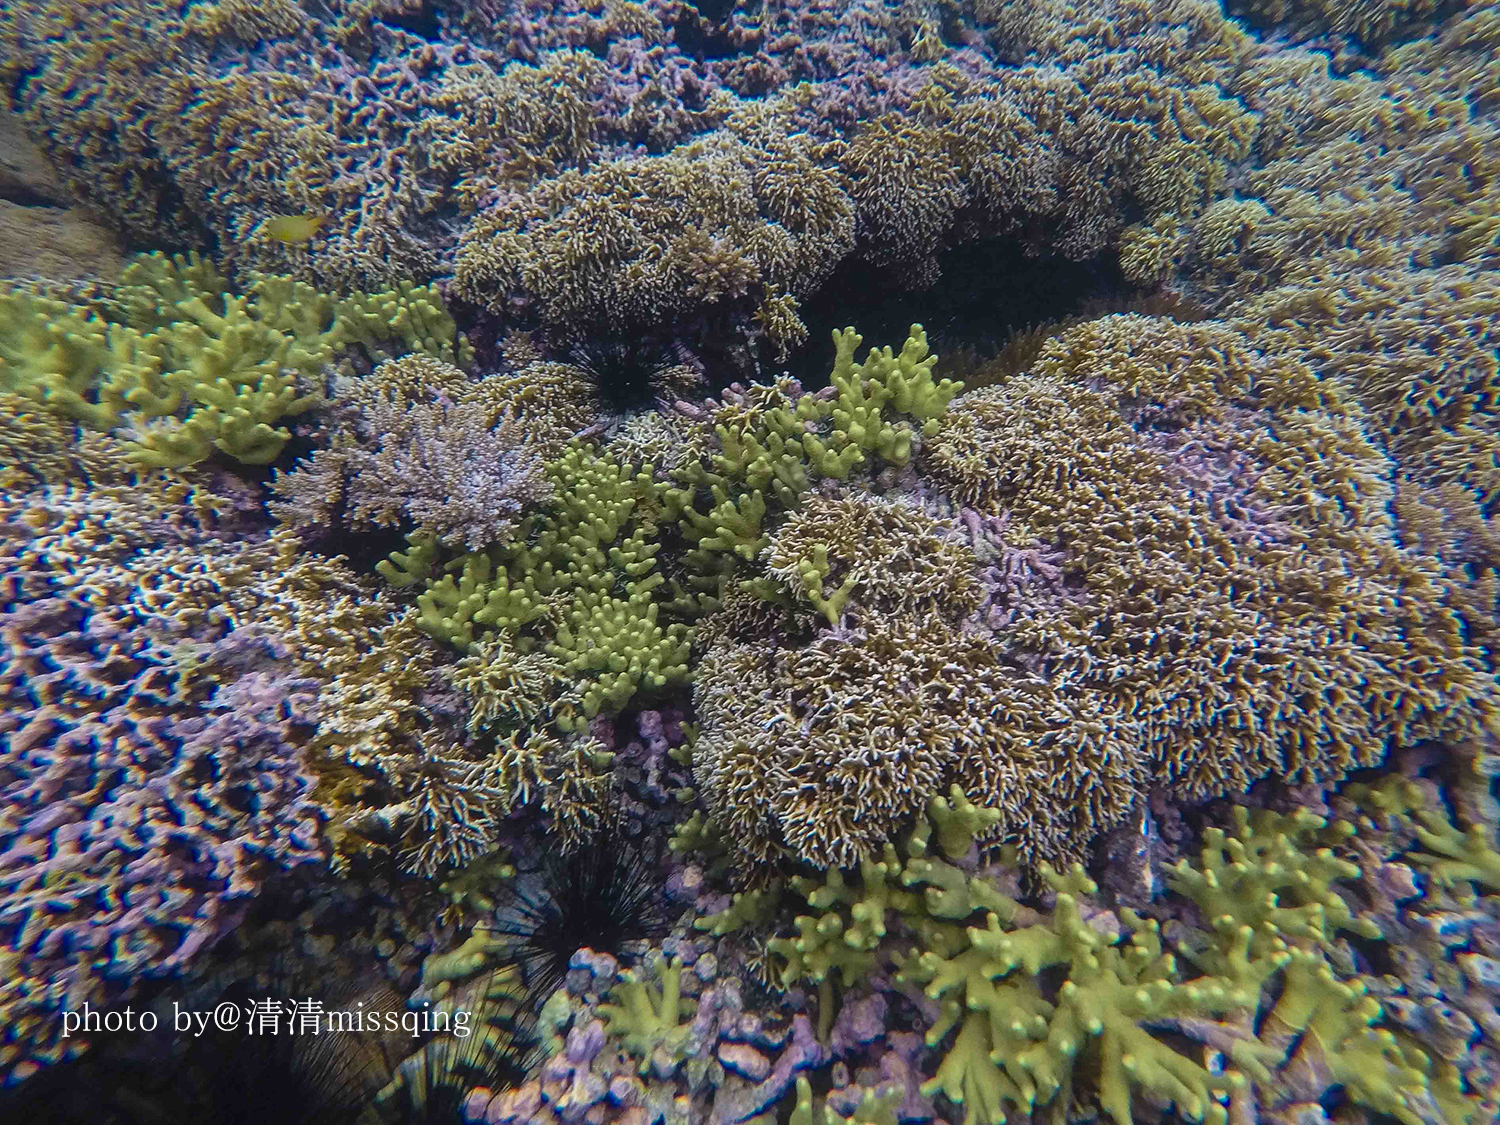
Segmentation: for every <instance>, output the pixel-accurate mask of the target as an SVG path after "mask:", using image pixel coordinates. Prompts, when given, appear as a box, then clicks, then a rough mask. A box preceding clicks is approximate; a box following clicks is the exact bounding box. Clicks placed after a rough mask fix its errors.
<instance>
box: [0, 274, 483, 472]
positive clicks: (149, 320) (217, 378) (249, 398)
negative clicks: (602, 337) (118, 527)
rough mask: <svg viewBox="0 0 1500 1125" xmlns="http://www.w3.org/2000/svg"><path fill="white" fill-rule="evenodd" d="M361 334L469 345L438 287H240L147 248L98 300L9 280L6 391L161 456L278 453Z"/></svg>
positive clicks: (365, 342) (422, 345) (1, 317)
mask: <svg viewBox="0 0 1500 1125" xmlns="http://www.w3.org/2000/svg"><path fill="white" fill-rule="evenodd" d="M355 345H360V346H362V347H363V348H365V349H367V350H369V351H372V352H374V353H375V354H377V355H378V354H382V353H383V350H384V349H389V350H392V351H405V350H408V349H411V348H417V349H421V350H424V351H427V352H428V353H430V354H432V355H437V356H446V357H447V358H449V359H456V358H460V357H461V356H463V355H466V354H467V353H466V348H467V342H466V341H465V340H463V339H462V338H461V337H459V336H458V334H457V329H456V328H455V326H454V324H453V320H452V318H451V317H449V316H448V315H447V312H446V310H445V309H444V307H443V304H442V301H441V299H440V298H439V297H438V296H437V294H436V293H435V292H434V291H433V290H432V289H431V288H419V287H415V286H412V285H411V284H410V283H407V284H406V285H403V286H401V287H399V288H397V289H394V290H391V291H389V292H386V293H378V294H356V295H353V296H350V297H346V298H342V299H337V300H335V299H334V298H331V297H329V296H326V295H324V294H321V293H318V292H316V291H314V290H313V289H311V288H310V287H309V286H307V285H305V284H302V283H300V282H295V281H292V280H290V279H289V278H285V277H266V278H260V279H258V280H257V281H256V282H255V283H254V285H253V287H252V289H251V291H250V293H249V294H248V295H245V296H240V295H236V294H234V293H232V292H229V291H228V289H227V283H226V282H225V281H224V279H223V278H222V277H221V276H220V275H219V273H218V271H217V269H216V268H215V267H214V265H213V263H212V262H210V261H208V260H206V259H204V258H201V257H199V256H198V255H196V254H193V255H188V256H185V257H184V256H178V257H171V258H169V257H167V256H165V255H163V254H159V253H158V254H151V255H146V256H143V257H139V258H137V259H136V260H135V261H134V262H132V263H131V264H130V265H128V266H127V267H126V268H125V270H124V272H123V273H122V275H121V278H120V282H119V284H118V285H117V286H115V287H114V288H113V289H112V290H111V291H110V293H109V295H108V297H107V298H106V299H104V300H100V301H96V302H92V303H68V302H65V301H62V300H58V299H55V298H52V297H48V296H44V295H43V294H42V293H40V292H37V291H34V290H31V289H26V288H19V287H18V288H12V289H11V290H9V291H8V292H6V293H4V294H0V359H3V360H4V366H3V367H0V391H3V392H4V393H6V394H10V395H18V396H20V397H22V398H23V399H29V400H31V401H33V402H34V403H35V404H36V405H37V406H39V407H40V408H41V409H43V410H46V411H49V412H52V413H55V414H60V415H62V416H64V417H66V418H70V419H73V420H75V421H78V422H81V423H83V424H85V425H87V426H90V427H92V428H94V429H98V430H113V429H116V428H122V429H125V430H127V431H128V432H129V434H130V437H131V445H132V450H133V452H132V456H133V457H134V459H135V460H136V461H138V462H139V463H141V464H142V465H148V466H153V467H156V468H185V467H187V466H189V465H193V464H196V463H197V462H199V461H202V460H204V459H206V458H208V457H209V456H211V455H213V454H214V453H215V452H216V451H218V452H222V453H225V454H227V455H228V456H230V457H233V458H234V459H235V460H237V461H242V462H245V463H247V464H255V465H262V464H266V463H268V462H271V461H274V460H275V459H276V457H277V456H278V455H279V454H280V453H281V450H282V448H283V446H284V445H285V444H286V442H287V441H288V440H289V439H290V438H291V432H290V431H289V430H287V429H286V428H285V427H284V426H280V425H277V423H279V422H280V421H281V420H282V419H283V418H285V417H287V416H290V415H295V414H300V413H303V412H305V411H307V410H309V409H310V408H311V407H312V406H314V405H315V404H316V403H317V402H318V395H317V394H315V393H309V391H310V389H311V388H313V387H315V386H317V385H318V384H319V383H320V382H321V379H322V376H323V368H324V366H325V365H326V364H327V363H329V362H330V361H331V360H332V359H333V358H334V356H335V355H336V354H337V353H338V352H339V351H341V350H345V349H348V348H351V347H353V346H355Z"/></svg>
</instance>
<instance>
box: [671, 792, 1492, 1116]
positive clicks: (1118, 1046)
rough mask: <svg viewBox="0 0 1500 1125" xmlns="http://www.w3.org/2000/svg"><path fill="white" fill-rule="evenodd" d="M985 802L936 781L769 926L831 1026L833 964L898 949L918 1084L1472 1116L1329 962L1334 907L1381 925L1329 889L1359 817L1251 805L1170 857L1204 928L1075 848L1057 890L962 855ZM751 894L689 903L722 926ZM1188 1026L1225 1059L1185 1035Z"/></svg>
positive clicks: (1233, 1108)
mask: <svg viewBox="0 0 1500 1125" xmlns="http://www.w3.org/2000/svg"><path fill="white" fill-rule="evenodd" d="M997 819H998V816H997V814H996V813H995V812H994V811H993V810H982V809H978V808H976V807H975V806H973V805H971V804H968V803H967V802H966V801H964V799H963V797H962V795H961V794H960V793H958V791H957V790H956V789H955V791H954V797H953V800H952V801H948V800H943V799H934V801H933V802H932V806H931V809H930V814H929V819H926V820H923V821H920V822H919V823H918V825H917V827H916V829H915V830H914V831H913V832H912V833H911V834H910V835H908V836H907V837H905V838H904V839H903V841H902V842H901V844H900V846H899V847H896V846H891V845H887V846H886V848H885V852H884V856H883V858H882V859H880V860H879V861H878V862H877V861H875V860H873V859H868V860H866V861H864V862H863V863H862V864H861V865H860V867H859V869H858V871H857V872H856V874H855V875H854V876H853V877H851V878H849V879H847V880H846V878H845V877H844V876H842V875H841V874H840V873H839V872H838V871H831V872H829V873H828V874H827V876H826V877H825V879H824V880H823V881H819V880H815V879H799V880H796V881H795V887H796V890H797V891H798V892H799V894H800V895H801V896H803V897H804V898H805V899H806V902H807V905H808V907H809V908H810V911H811V913H809V914H804V915H801V916H799V917H798V918H797V919H796V924H795V929H796V936H791V937H776V938H773V939H772V940H771V942H770V943H769V944H770V946H771V948H772V950H773V952H774V953H775V955H776V956H777V958H778V959H779V960H780V961H781V962H782V964H783V966H784V969H783V971H784V973H785V975H786V977H787V979H788V980H789V981H794V980H799V979H808V980H810V981H813V982H816V983H818V985H819V1004H820V1008H822V1009H823V1011H822V1013H821V1015H822V1019H823V1021H824V1026H825V1028H826V1027H827V1026H828V1023H829V1020H830V1015H829V1012H828V1007H829V1006H830V1005H831V1004H833V1003H834V998H835V991H834V988H833V987H832V985H834V984H835V983H842V985H843V986H845V987H846V988H848V987H852V986H854V985H856V984H858V983H861V982H864V981H866V980H868V979H869V978H870V977H871V974H872V973H874V972H876V971H878V970H882V969H884V968H885V967H886V966H893V967H894V968H895V969H896V972H895V976H894V980H895V982H896V984H897V985H898V986H899V987H901V988H902V989H903V990H908V991H909V994H914V995H919V996H921V997H923V998H924V999H925V1000H926V1001H928V1002H929V1003H928V1004H927V1006H926V1010H927V1011H928V1012H929V1013H930V1019H931V1026H930V1027H929V1029H928V1031H927V1035H926V1042H927V1045H928V1046H929V1047H931V1048H936V1049H938V1050H939V1051H940V1052H941V1060H940V1061H939V1062H938V1064H937V1066H936V1069H935V1072H934V1073H933V1076H932V1077H931V1078H930V1079H928V1081H927V1082H926V1083H925V1084H924V1085H923V1092H924V1093H926V1094H929V1095H930V1094H939V1093H940V1094H942V1095H944V1096H945V1097H946V1098H947V1099H948V1100H949V1101H950V1102H951V1103H953V1104H954V1105H955V1106H957V1107H958V1111H959V1112H961V1113H962V1115H963V1120H964V1121H965V1122H969V1123H973V1125H981V1123H982V1125H989V1123H999V1122H1004V1121H1006V1120H1007V1119H1008V1118H1009V1115H1010V1113H1011V1112H1012V1111H1013V1110H1018V1111H1020V1112H1035V1111H1037V1110H1045V1109H1048V1108H1055V1109H1057V1110H1059V1111H1065V1110H1066V1109H1068V1108H1069V1107H1072V1106H1074V1105H1077V1104H1079V1103H1087V1102H1090V1101H1097V1102H1098V1105H1099V1107H1100V1108H1101V1109H1102V1110H1103V1111H1104V1112H1106V1113H1108V1114H1109V1115H1110V1117H1112V1118H1113V1119H1114V1120H1115V1121H1116V1122H1118V1123H1120V1125H1129V1123H1130V1122H1131V1121H1132V1120H1134V1119H1135V1118H1134V1113H1133V1106H1134V1105H1135V1104H1136V1103H1137V1099H1138V1098H1140V1097H1142V1096H1144V1098H1145V1099H1146V1100H1147V1101H1150V1102H1153V1103H1155V1104H1157V1105H1160V1106H1165V1105H1167V1104H1169V1103H1170V1104H1172V1105H1173V1106H1175V1108H1176V1110H1177V1111H1178V1112H1179V1113H1181V1114H1183V1115H1185V1116H1186V1117H1188V1118H1190V1119H1193V1120H1210V1121H1220V1122H1223V1121H1226V1120H1233V1121H1235V1122H1241V1123H1248V1122H1253V1121H1256V1120H1264V1119H1266V1115H1267V1114H1271V1113H1284V1112H1293V1111H1295V1110H1296V1109H1297V1108H1298V1106H1297V1104H1296V1103H1298V1102H1303V1103H1306V1102H1311V1101H1313V1100H1315V1099H1317V1098H1320V1097H1323V1098H1326V1097H1327V1096H1328V1095H1329V1087H1342V1088H1343V1094H1344V1096H1345V1097H1346V1098H1348V1099H1349V1100H1350V1101H1352V1102H1355V1103H1357V1104H1361V1105H1364V1106H1367V1107H1369V1108H1372V1109H1376V1110H1379V1111H1380V1112H1383V1113H1388V1114H1391V1115H1392V1116H1394V1117H1396V1118H1397V1119H1399V1120H1401V1121H1403V1122H1406V1123H1407V1125H1417V1123H1418V1122H1426V1121H1447V1122H1455V1123H1456V1122H1466V1121H1473V1120H1477V1119H1478V1115H1479V1113H1480V1111H1481V1103H1480V1101H1479V1099H1478V1098H1476V1097H1475V1096H1474V1095H1473V1092H1472V1091H1468V1090H1465V1088H1464V1085H1463V1082H1462V1079H1461V1078H1460V1077H1459V1075H1458V1073H1457V1071H1456V1069H1455V1068H1454V1067H1452V1066H1451V1065H1448V1064H1445V1063H1442V1062H1437V1061H1434V1060H1433V1059H1432V1058H1431V1057H1430V1056H1429V1055H1427V1054H1426V1053H1425V1052H1424V1051H1423V1050H1422V1049H1421V1048H1420V1047H1418V1046H1417V1044H1416V1042H1415V1041H1414V1040H1413V1039H1412V1038H1410V1037H1409V1036H1405V1035H1403V1034H1399V1033H1396V1032H1393V1031H1392V1030H1391V1029H1390V1028H1389V1027H1386V1026H1381V1021H1382V1015H1383V1013H1382V1007H1381V1004H1380V1003H1379V1002H1378V1001H1376V1000H1375V999H1374V998H1373V997H1371V996H1370V995H1368V993H1369V990H1370V987H1371V986H1372V984H1373V983H1374V982H1373V981H1371V980H1370V979H1369V978H1363V977H1359V976H1358V975H1355V974H1351V973H1349V972H1346V971H1343V970H1340V969H1337V968H1336V967H1335V966H1336V965H1340V964H1343V957H1344V954H1343V952H1342V951H1341V949H1340V948H1339V947H1338V946H1337V944H1336V941H1335V939H1336V936H1337V933H1338V931H1339V930H1340V929H1351V930H1355V931H1358V932H1360V933H1361V934H1362V935H1363V936H1364V937H1365V938H1366V939H1378V938H1379V937H1380V936H1381V933H1380V930H1379V928H1378V927H1376V926H1375V925H1374V924H1373V923H1372V922H1370V921H1369V920H1368V919H1363V918H1355V917H1354V916H1353V915H1352V914H1351V911H1350V909H1349V906H1348V904H1347V903H1346V902H1345V901H1344V900H1343V898H1341V897H1340V894H1339V884H1341V883H1347V882H1349V881H1351V880H1353V879H1354V878H1355V877H1356V876H1358V875H1359V871H1360V869H1359V868H1358V867H1357V866H1356V865H1354V864H1352V863H1349V862H1347V861H1344V860H1341V859H1336V858H1334V857H1333V855H1332V854H1331V852H1330V851H1329V850H1328V845H1330V844H1335V845H1336V844H1337V843H1338V841H1340V840H1345V839H1347V838H1348V837H1349V836H1350V835H1351V834H1352V833H1353V831H1354V829H1353V827H1352V826H1350V825H1348V824H1347V823H1343V824H1340V825H1332V826H1331V825H1329V824H1328V822H1327V821H1325V820H1323V819H1322V818H1319V817H1315V816H1313V815H1311V814H1302V815H1297V816H1290V817H1278V816H1276V815H1274V814H1262V815H1260V816H1259V817H1257V818H1256V819H1255V820H1254V821H1253V822H1252V821H1251V819H1250V818H1248V817H1244V816H1241V817H1240V818H1239V820H1238V822H1237V825H1236V827H1235V829H1234V830H1233V832H1232V833H1230V834H1225V833H1223V832H1217V831H1215V832H1214V833H1212V834H1211V835H1210V837H1209V838H1208V839H1207V840H1206V841H1205V846H1204V849H1203V853H1202V857H1201V861H1200V862H1198V863H1192V864H1189V863H1186V862H1184V863H1183V864H1181V865H1179V866H1178V868H1177V871H1176V874H1175V876H1174V885H1175V887H1176V889H1177V890H1178V891H1179V892H1181V893H1182V894H1183V895H1184V896H1186V897H1187V898H1189V899H1191V900H1192V901H1193V902H1194V904H1195V905H1196V906H1197V908H1198V909H1199V911H1200V912H1201V915H1202V917H1203V919H1204V920H1205V921H1206V922H1207V923H1208V925H1209V928H1208V929H1206V930H1194V929H1191V928H1188V927H1183V926H1181V925H1176V926H1174V927H1171V929H1172V930H1173V933H1172V935H1171V937H1170V938H1169V937H1168V936H1167V935H1164V933H1163V931H1162V929H1161V928H1160V927H1159V926H1158V924H1157V923H1156V922H1155V921H1154V920H1148V919H1143V918H1141V917H1140V916H1138V915H1137V914H1135V913H1134V912H1132V911H1129V910H1122V911H1119V912H1118V913H1116V912H1113V911H1108V910H1101V909H1099V908H1098V907H1096V906H1094V905H1093V904H1092V902H1091V896H1092V895H1093V894H1094V893H1095V891H1096V890H1097V888H1096V887H1095V886H1094V884H1093V883H1092V882H1091V881H1090V880H1089V879H1088V878H1087V877H1086V876H1085V875H1084V874H1083V871H1082V869H1081V868H1077V867H1075V868H1073V869H1072V870H1071V871H1069V872H1068V873H1065V874H1064V873H1058V872H1055V871H1053V870H1052V869H1051V868H1044V869H1043V874H1044V876H1045V879H1046V881H1047V883H1048V885H1049V887H1050V889H1051V891H1052V892H1053V894H1052V896H1051V897H1052V902H1051V905H1050V906H1049V907H1048V908H1047V909H1045V910H1040V911H1038V910H1034V909H1031V908H1029V907H1027V906H1023V905H1021V903H1019V902H1018V901H1017V900H1016V899H1014V898H1012V897H1010V895H1009V894H1007V893H1005V892H1004V891H1003V890H1001V889H1000V886H1001V882H1000V881H999V880H997V879H996V878H995V876H996V875H997V872H996V871H995V870H993V869H980V870H979V871H978V872H977V873H976V872H975V871H974V870H973V869H972V867H971V866H970V863H969V860H968V858H967V857H968V856H969V855H970V854H971V853H972V849H973V845H974V842H975V838H976V834H978V833H981V832H983V831H985V829H986V828H987V827H988V826H991V825H993V824H994V823H995V822H996V820H997ZM1449 831H1450V832H1451V826H1449ZM1226 859H1227V860H1228V862H1226ZM1278 896H1280V898H1281V901H1278ZM746 913H747V912H745V911H738V912H731V914H728V915H724V916H720V917H715V918H708V919H703V920H701V921H700V923H699V924H700V926H702V927H704V928H714V929H716V932H722V931H723V930H726V929H733V928H734V927H735V926H736V925H739V924H742V921H743V919H744V917H745V914H746ZM749 913H753V912H749ZM762 913H763V912H762ZM733 914H738V917H737V918H736V917H732V916H731V915H733ZM913 940H915V942H916V945H915V947H913V946H912V945H911V942H912V941H913ZM1174 945H1175V946H1177V947H1178V949H1179V950H1180V955H1179V953H1174V952H1173V951H1172V949H1171V947H1172V946H1174ZM931 1001H936V1002H937V1003H936V1004H935V1005H934V1004H931V1003H930V1002H931ZM1183 1039H1186V1040H1188V1041H1196V1042H1197V1043H1199V1044H1201V1045H1202V1046H1203V1047H1205V1048H1206V1049H1207V1050H1208V1051H1209V1052H1211V1053H1212V1055H1213V1057H1214V1058H1216V1059H1217V1060H1218V1063H1217V1064H1216V1065H1212V1066H1205V1065H1203V1064H1202V1063H1201V1062H1199V1061H1198V1060H1197V1059H1195V1058H1193V1057H1191V1056H1190V1055H1189V1054H1187V1053H1185V1052H1184V1051H1183V1050H1182V1049H1181V1043H1182V1041H1183Z"/></svg>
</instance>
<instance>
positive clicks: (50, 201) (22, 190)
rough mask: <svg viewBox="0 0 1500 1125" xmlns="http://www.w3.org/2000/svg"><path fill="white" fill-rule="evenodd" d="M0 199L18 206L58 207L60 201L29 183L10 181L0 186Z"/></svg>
mask: <svg viewBox="0 0 1500 1125" xmlns="http://www.w3.org/2000/svg"><path fill="white" fill-rule="evenodd" d="M0 200H4V201H5V202H6V203H14V204H16V205H17V206H19V207H58V206H59V205H60V201H59V200H58V199H56V198H55V197H53V196H51V195H48V194H47V193H46V192H42V191H37V190H36V188H34V187H32V186H31V185H29V184H19V183H11V184H5V185H4V186H0Z"/></svg>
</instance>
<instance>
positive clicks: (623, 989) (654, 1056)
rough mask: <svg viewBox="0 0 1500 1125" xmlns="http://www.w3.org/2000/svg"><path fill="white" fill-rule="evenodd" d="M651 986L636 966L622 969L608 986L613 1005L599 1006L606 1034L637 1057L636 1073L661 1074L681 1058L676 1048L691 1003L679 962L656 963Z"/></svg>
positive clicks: (672, 1070) (692, 1009) (689, 1024)
mask: <svg viewBox="0 0 1500 1125" xmlns="http://www.w3.org/2000/svg"><path fill="white" fill-rule="evenodd" d="M658 975H659V978H660V983H659V984H653V983H651V982H650V981H649V980H646V979H644V978H643V976H642V975H641V974H640V973H639V972H638V971H636V970H626V971H625V972H624V973H622V974H621V977H620V980H619V981H618V982H617V983H616V984H615V986H614V987H613V988H612V989H611V990H610V995H611V996H613V997H614V998H615V1001H616V1002H615V1003H606V1004H600V1005H599V1015H600V1016H602V1017H603V1019H604V1023H605V1026H606V1028H607V1029H608V1030H609V1034H610V1035H613V1036H616V1037H617V1038H619V1039H620V1041H621V1042H622V1043H623V1044H624V1045H625V1049H626V1050H628V1051H629V1052H630V1053H631V1054H633V1055H635V1056H636V1057H637V1059H639V1060H640V1072H641V1073H642V1074H645V1073H647V1072H648V1071H651V1070H654V1071H655V1072H656V1074H657V1075H658V1077H662V1078H667V1077H670V1076H671V1075H672V1074H673V1073H675V1072H676V1070H677V1067H678V1066H679V1065H681V1063H682V1061H683V1053H682V1046H683V1044H684V1043H685V1042H686V1041H687V1037H688V1033H689V1032H690V1031H691V1030H692V1022H691V1021H692V1016H693V1013H694V1012H695V1011H696V1009H697V1003H696V1002H695V1001H693V1000H690V999H688V998H687V997H685V996H683V995H682V965H681V964H680V963H670V962H669V963H665V964H663V965H662V966H661V967H660V972H659V974H658Z"/></svg>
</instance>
